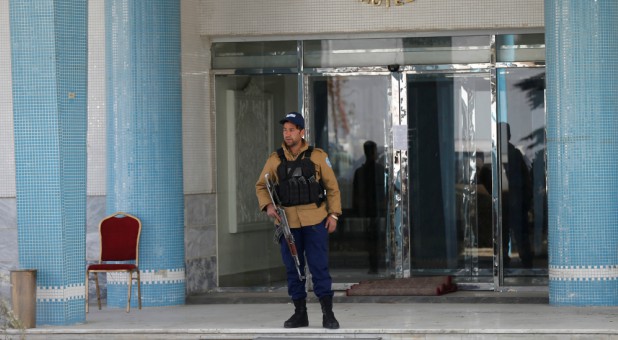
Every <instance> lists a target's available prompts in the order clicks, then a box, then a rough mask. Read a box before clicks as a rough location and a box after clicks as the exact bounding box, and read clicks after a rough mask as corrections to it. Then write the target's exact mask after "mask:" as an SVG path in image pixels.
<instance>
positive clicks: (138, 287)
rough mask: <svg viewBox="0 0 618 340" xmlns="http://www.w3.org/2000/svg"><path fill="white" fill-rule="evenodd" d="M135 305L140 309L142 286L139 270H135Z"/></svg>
mask: <svg viewBox="0 0 618 340" xmlns="http://www.w3.org/2000/svg"><path fill="white" fill-rule="evenodd" d="M137 303H138V304H139V309H142V284H141V280H140V278H139V269H138V270H137Z"/></svg>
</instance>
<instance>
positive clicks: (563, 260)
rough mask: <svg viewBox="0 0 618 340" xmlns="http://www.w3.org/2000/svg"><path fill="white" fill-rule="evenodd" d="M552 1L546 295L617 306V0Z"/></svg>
mask: <svg viewBox="0 0 618 340" xmlns="http://www.w3.org/2000/svg"><path fill="white" fill-rule="evenodd" d="M546 3H547V9H548V11H547V33H546V37H547V39H546V40H547V63H548V66H547V117H548V119H547V161H548V162H547V164H548V165H547V172H548V183H547V188H548V193H549V195H548V198H549V200H548V206H549V242H550V245H552V246H551V247H550V248H549V259H550V263H549V298H550V303H552V304H555V305H576V306H581V305H595V306H599V305H611V306H615V305H618V294H616V292H617V291H618V253H617V249H618V219H617V218H616V217H617V216H618V195H617V194H616V191H617V190H618V175H617V172H616V169H618V134H617V133H616V131H618V118H617V113H618V96H616V94H617V91H618V81H617V79H618V52H617V51H618V30H617V29H616V23H618V2H616V1H579V0H564V1H558V0H555V1H553V0H552V1H546Z"/></svg>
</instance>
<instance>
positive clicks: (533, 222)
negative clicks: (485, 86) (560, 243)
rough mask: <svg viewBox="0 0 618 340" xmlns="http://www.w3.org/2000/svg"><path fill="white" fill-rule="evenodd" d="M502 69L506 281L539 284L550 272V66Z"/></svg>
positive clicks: (500, 93)
mask: <svg viewBox="0 0 618 340" xmlns="http://www.w3.org/2000/svg"><path fill="white" fill-rule="evenodd" d="M497 74H498V77H497V80H498V90H499V93H498V98H499V100H500V99H502V103H499V112H498V114H499V118H500V120H501V121H502V123H500V124H499V135H500V145H501V158H502V170H501V171H502V178H501V181H502V193H501V198H502V248H503V265H504V270H505V271H504V276H505V278H506V279H505V284H507V285H512V284H517V285H527V284H535V285H538V284H542V283H543V282H544V280H545V279H546V277H545V276H546V275H547V193H546V191H545V148H546V144H545V105H544V93H545V70H544V69H499V70H498V73H497ZM501 82H502V84H501ZM515 276H518V278H515Z"/></svg>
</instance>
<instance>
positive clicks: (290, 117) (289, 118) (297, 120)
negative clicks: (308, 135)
mask: <svg viewBox="0 0 618 340" xmlns="http://www.w3.org/2000/svg"><path fill="white" fill-rule="evenodd" d="M285 122H290V123H292V124H294V125H296V126H298V127H299V128H300V129H301V130H304V129H305V118H303V116H302V115H301V114H300V113H298V112H290V113H288V114H286V115H285V118H283V119H282V120H280V121H279V124H281V125H283V124H284V123H285Z"/></svg>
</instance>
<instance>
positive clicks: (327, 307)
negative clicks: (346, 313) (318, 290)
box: [320, 296, 339, 329]
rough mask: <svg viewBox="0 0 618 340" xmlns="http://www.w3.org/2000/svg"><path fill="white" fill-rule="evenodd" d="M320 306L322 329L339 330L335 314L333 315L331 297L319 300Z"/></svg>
mask: <svg viewBox="0 0 618 340" xmlns="http://www.w3.org/2000/svg"><path fill="white" fill-rule="evenodd" d="M320 304H321V305H322V314H323V316H322V327H324V328H328V329H337V328H339V321H337V319H335V314H334V313H333V297H332V296H323V297H321V298H320Z"/></svg>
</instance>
